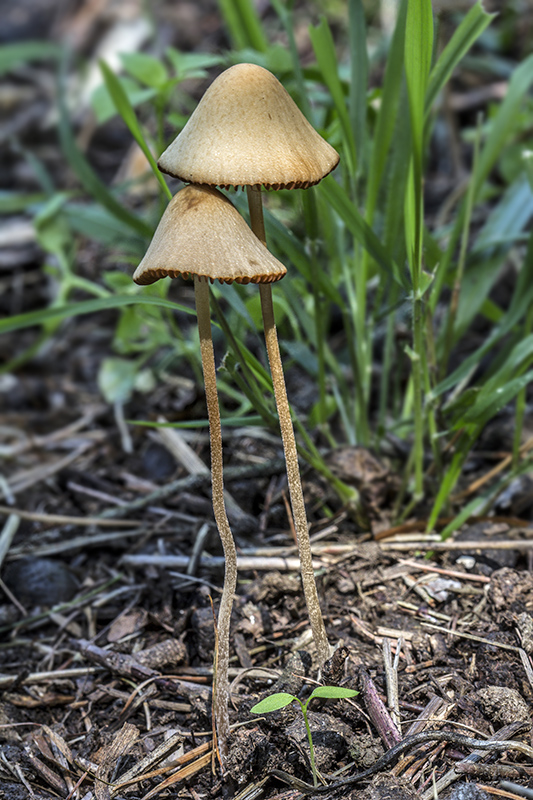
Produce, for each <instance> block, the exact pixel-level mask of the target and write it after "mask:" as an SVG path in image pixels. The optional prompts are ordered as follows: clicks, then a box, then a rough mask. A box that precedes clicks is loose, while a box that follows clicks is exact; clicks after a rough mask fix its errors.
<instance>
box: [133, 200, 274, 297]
mask: <svg viewBox="0 0 533 800" xmlns="http://www.w3.org/2000/svg"><path fill="white" fill-rule="evenodd" d="M286 272H287V270H286V268H285V267H284V266H283V264H282V263H281V262H280V261H278V260H277V258H274V256H273V255H272V253H270V251H269V250H268V249H267V248H266V247H265V245H264V244H263V243H262V242H261V241H260V240H259V239H258V238H257V236H256V235H255V234H254V233H253V232H252V231H251V230H250V228H249V227H248V225H247V224H246V221H245V220H244V219H243V217H241V215H240V214H239V212H238V211H237V209H236V208H235V206H234V205H233V203H231V201H230V200H228V198H227V197H225V196H224V195H223V194H222V193H221V192H219V191H218V190H217V189H212V188H210V187H209V186H194V185H190V186H186V187H185V188H184V189H182V190H181V191H180V192H178V193H177V194H176V195H174V197H173V198H172V200H171V201H170V203H169V204H168V206H167V208H166V210H165V213H164V214H163V216H162V217H161V221H160V223H159V225H158V226H157V230H156V232H155V234H154V238H153V239H152V241H151V243H150V246H149V248H148V250H147V251H146V254H145V256H144V258H143V260H142V261H141V263H140V264H139V266H138V267H137V269H136V270H135V272H134V274H133V280H134V281H135V283H139V284H141V285H143V286H145V285H147V284H149V283H155V281H157V280H159V278H166V277H167V276H168V277H170V278H176V277H177V276H178V275H181V276H182V277H184V278H188V277H192V276H193V275H199V276H201V277H205V278H209V279H210V280H211V282H213V281H214V280H219V281H220V283H232V282H233V281H236V282H237V283H272V282H273V281H277V280H279V279H280V278H283V276H284V275H285V273H286Z"/></svg>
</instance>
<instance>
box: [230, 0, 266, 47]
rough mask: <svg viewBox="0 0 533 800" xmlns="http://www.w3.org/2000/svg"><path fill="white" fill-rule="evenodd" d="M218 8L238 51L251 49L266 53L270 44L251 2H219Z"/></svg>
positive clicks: (245, 0)
mask: <svg viewBox="0 0 533 800" xmlns="http://www.w3.org/2000/svg"><path fill="white" fill-rule="evenodd" d="M218 7H219V8H220V13H221V14H222V16H223V18H224V22H225V23H226V26H227V28H228V32H229V34H230V37H231V39H232V43H233V46H234V47H235V48H236V49H237V50H244V49H246V48H251V49H252V50H257V51H258V52H259V53H266V51H267V50H268V42H267V40H266V38H265V35H264V34H263V28H262V27H261V22H260V20H259V16H258V14H257V11H256V10H255V6H254V5H253V3H252V2H251V0H218Z"/></svg>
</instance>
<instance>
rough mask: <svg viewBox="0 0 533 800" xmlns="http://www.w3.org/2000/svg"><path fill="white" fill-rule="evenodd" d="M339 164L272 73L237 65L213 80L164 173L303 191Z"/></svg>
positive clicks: (169, 153) (168, 153) (163, 164)
mask: <svg viewBox="0 0 533 800" xmlns="http://www.w3.org/2000/svg"><path fill="white" fill-rule="evenodd" d="M338 162H339V154H338V153H337V151H336V150H334V149H333V147H331V145H330V144H328V142H326V141H325V139H323V138H322V137H321V136H320V134H318V133H317V132H316V131H315V129H314V128H313V127H312V125H310V124H309V122H308V121H307V120H306V118H305V117H304V115H303V114H302V112H301V111H300V109H299V108H298V106H297V105H296V103H295V102H294V100H293V99H292V97H291V96H290V95H289V93H288V92H287V90H286V89H284V87H283V86H282V85H281V83H280V82H279V81H278V80H277V78H275V77H274V75H272V73H271V72H269V71H268V70H266V69H263V67H258V66H257V65H255V64H236V65H235V66H234V67H230V68H229V69H227V70H226V71H225V72H223V73H222V74H221V75H219V76H218V78H217V79H216V80H215V81H213V83H212V84H211V86H210V87H209V89H208V90H207V91H206V93H205V94H204V96H203V97H202V99H201V100H200V102H199V103H198V106H197V107H196V109H195V111H194V112H193V114H192V116H191V117H190V119H189V121H188V122H187V124H186V125H185V127H184V128H183V130H182V132H181V133H180V134H179V135H178V136H177V138H176V139H175V140H174V141H173V142H172V144H171V145H169V147H167V149H166V150H165V152H164V153H163V155H162V156H161V158H160V159H159V168H160V169H161V170H162V171H163V172H167V173H168V174H169V175H173V176H174V177H176V178H180V180H182V181H185V182H186V183H188V182H190V183H203V184H208V185H210V186H225V187H229V186H257V185H261V186H265V187H266V188H273V189H305V188H307V187H308V186H312V185H313V184H315V183H318V182H319V181H320V180H322V178H324V177H325V176H326V175H327V174H328V173H330V172H331V170H333V169H335V167H336V166H337V164H338Z"/></svg>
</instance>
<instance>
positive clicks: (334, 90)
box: [309, 17, 357, 176]
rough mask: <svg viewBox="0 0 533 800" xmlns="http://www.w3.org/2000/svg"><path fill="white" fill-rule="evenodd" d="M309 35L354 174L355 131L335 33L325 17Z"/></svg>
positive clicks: (355, 157) (355, 155)
mask: <svg viewBox="0 0 533 800" xmlns="http://www.w3.org/2000/svg"><path fill="white" fill-rule="evenodd" d="M309 36H310V37H311V44H312V45H313V50H314V51H315V57H316V60H317V63H318V68H319V70H320V73H321V75H322V79H323V81H324V83H325V84H326V86H327V87H328V90H329V93H330V94H331V98H332V100H333V103H334V105H335V110H336V112H337V115H338V118H339V122H340V125H341V131H342V139H343V143H344V157H345V159H346V165H347V169H348V173H349V174H350V175H351V176H354V175H355V170H356V165H357V153H356V149H355V139H354V133H353V131H352V126H351V123H350V117H349V114H348V109H347V107H346V98H345V95H344V89H343V87H342V83H341V81H340V78H339V67H338V63H337V54H336V52H335V42H334V41H333V35H332V33H331V29H330V27H329V25H328V22H327V20H326V19H325V17H323V18H322V19H321V21H320V23H319V25H317V27H316V28H313V27H312V26H311V27H310V28H309Z"/></svg>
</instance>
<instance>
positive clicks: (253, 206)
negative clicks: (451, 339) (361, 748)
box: [247, 187, 331, 664]
mask: <svg viewBox="0 0 533 800" xmlns="http://www.w3.org/2000/svg"><path fill="white" fill-rule="evenodd" d="M247 189H248V205H249V209H250V222H251V227H252V230H253V232H254V233H255V235H256V236H257V237H258V238H259V239H261V241H262V242H263V243H264V244H266V237H265V226H264V221H263V206H262V200H261V190H260V189H256V188H255V187H247ZM259 290H260V293H261V310H262V312H263V325H264V328H265V341H266V348H267V353H268V360H269V363H270V372H271V374H272V384H273V386H274V394H275V397H276V405H277V408H278V416H279V424H280V429H281V439H282V442H283V450H284V452H285V462H286V465H287V481H288V484H289V493H290V498H291V506H292V513H293V517H294V527H295V529H296V538H297V541H298V553H299V556H300V569H301V574H302V585H303V590H304V596H305V602H306V605H307V613H308V614H309V621H310V623H311V630H312V632H313V638H314V640H315V645H316V648H317V652H318V658H319V661H320V663H321V664H323V663H324V662H325V661H327V659H328V658H329V657H330V655H331V648H330V645H329V642H328V637H327V634H326V628H325V626H324V619H323V617H322V612H321V610H320V603H319V601H318V592H317V589H316V583H315V575H314V571H313V560H312V555H311V542H310V539H309V527H308V524H307V514H306V511H305V502H304V495H303V490H302V481H301V478H300V468H299V466H298V452H297V450H296V439H295V436H294V428H293V425H292V419H291V411H290V406H289V400H288V398H287V388H286V386H285V378H284V375H283V365H282V362H281V355H280V352H279V343H278V334H277V331H276V324H275V321H274V308H273V305H272V288H271V285H270V284H269V283H261V284H260V285H259Z"/></svg>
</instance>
